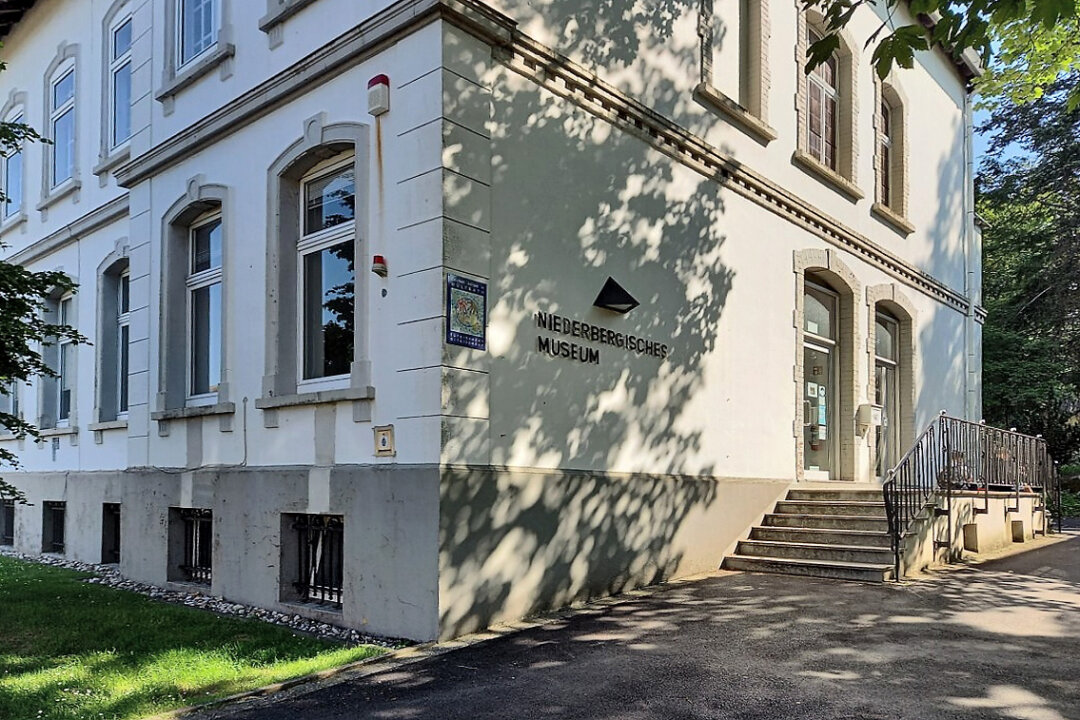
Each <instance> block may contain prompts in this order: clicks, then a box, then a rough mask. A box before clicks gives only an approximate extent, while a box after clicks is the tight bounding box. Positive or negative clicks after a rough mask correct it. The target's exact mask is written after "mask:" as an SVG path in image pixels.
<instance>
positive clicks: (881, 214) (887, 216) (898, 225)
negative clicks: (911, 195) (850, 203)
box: [870, 203, 915, 235]
mask: <svg viewBox="0 0 1080 720" xmlns="http://www.w3.org/2000/svg"><path fill="white" fill-rule="evenodd" d="M870 214H871V215H874V216H875V217H876V218H877V219H878V220H881V221H882V222H883V223H885V224H886V225H888V226H889V227H891V228H892V229H893V230H896V231H897V232H899V233H900V234H901V235H910V234H911V233H913V232H915V226H914V225H912V224H911V222H910V221H909V220H908V219H907V218H905V217H904V216H902V215H899V214H897V213H895V212H893V211H892V209H891V208H890V207H888V206H887V205H882V204H881V203H874V204H873V205H871V206H870Z"/></svg>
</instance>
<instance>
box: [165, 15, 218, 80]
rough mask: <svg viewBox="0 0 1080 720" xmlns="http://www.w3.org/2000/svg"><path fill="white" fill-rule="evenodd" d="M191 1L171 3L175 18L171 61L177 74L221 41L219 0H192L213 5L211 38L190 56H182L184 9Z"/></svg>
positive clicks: (205, 54) (211, 50) (209, 51)
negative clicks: (174, 51) (173, 53)
mask: <svg viewBox="0 0 1080 720" xmlns="http://www.w3.org/2000/svg"><path fill="white" fill-rule="evenodd" d="M192 1H193V0H176V1H175V3H174V5H173V12H174V19H175V22H174V23H173V30H174V33H175V35H174V38H173V41H174V43H175V47H176V53H175V57H174V58H173V62H174V63H175V73H176V74H177V75H179V74H181V73H182V72H183V71H185V70H187V69H188V68H190V67H191V66H192V65H194V64H195V63H196V62H198V60H199V59H200V58H202V57H205V56H207V55H209V54H210V53H212V52H213V51H214V50H215V49H216V48H217V47H218V44H219V43H220V41H221V12H222V8H221V0H194V1H197V2H209V3H211V4H212V6H213V17H211V19H210V29H211V35H212V36H213V39H212V40H211V42H210V43H209V44H207V45H206V46H205V47H203V48H202V49H200V50H199V51H198V52H196V53H194V54H193V55H192V56H191V57H189V58H185V57H184V21H185V9H186V8H187V7H188V4H189V3H190V2H192Z"/></svg>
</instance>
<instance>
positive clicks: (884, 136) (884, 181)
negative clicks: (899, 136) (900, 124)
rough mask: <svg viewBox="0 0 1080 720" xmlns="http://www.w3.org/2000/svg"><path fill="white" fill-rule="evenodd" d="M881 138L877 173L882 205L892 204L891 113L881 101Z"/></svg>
mask: <svg viewBox="0 0 1080 720" xmlns="http://www.w3.org/2000/svg"><path fill="white" fill-rule="evenodd" d="M878 136H879V137H880V139H881V147H880V149H879V152H880V153H881V170H880V172H879V173H878V175H879V177H880V179H881V202H882V204H883V205H887V206H888V205H892V182H891V180H892V159H893V158H892V154H893V143H892V114H891V113H890V112H889V106H888V105H887V104H886V103H885V102H882V103H881V132H880V133H879V134H878Z"/></svg>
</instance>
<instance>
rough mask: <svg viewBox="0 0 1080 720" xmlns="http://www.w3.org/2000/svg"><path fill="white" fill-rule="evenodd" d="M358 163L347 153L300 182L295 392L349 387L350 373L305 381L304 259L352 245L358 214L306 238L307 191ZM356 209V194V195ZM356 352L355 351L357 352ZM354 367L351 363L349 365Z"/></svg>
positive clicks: (354, 187) (316, 169)
mask: <svg viewBox="0 0 1080 720" xmlns="http://www.w3.org/2000/svg"><path fill="white" fill-rule="evenodd" d="M355 163H356V154H355V152H353V151H352V150H348V151H346V152H344V153H341V154H340V155H336V156H335V157H332V158H328V159H327V160H324V161H323V162H321V163H319V164H318V165H316V166H315V167H313V168H311V170H309V171H308V172H307V173H306V174H305V175H304V177H303V178H301V180H300V193H299V198H298V202H299V203H300V213H299V219H300V239H299V240H298V241H297V243H296V253H297V258H296V287H297V289H298V290H299V292H298V293H297V303H296V327H297V329H298V331H299V332H298V333H297V335H298V337H297V343H296V388H297V392H315V391H318V390H333V389H339V388H347V387H349V379H350V374H349V373H348V372H346V373H342V374H340V375H329V376H326V377H317V378H305V377H304V350H305V348H306V345H307V327H306V326H305V324H304V323H305V313H304V302H305V299H306V297H305V286H304V281H305V278H304V259H305V258H306V257H307V256H308V255H311V254H313V253H317V252H322V251H323V250H326V249H328V248H331V247H333V246H335V245H340V244H341V243H343V242H353V241H354V239H355V237H356V214H355V212H354V214H353V219H352V220H350V221H348V222H343V223H340V224H338V225H334V226H333V227H330V228H326V229H325V230H320V231H318V232H314V233H310V234H304V229H305V228H304V224H305V223H306V221H307V187H308V185H309V184H310V183H312V182H315V181H316V180H321V179H322V178H324V177H326V176H327V175H332V174H334V173H336V172H338V171H340V170H344V169H346V168H350V167H354V166H355ZM353 192H354V193H355V192H356V177H355V175H354V177H353ZM353 197H354V205H353V207H354V208H355V194H354V196H353ZM353 267H354V281H353V282H354V284H353V287H354V293H355V288H356V282H355V275H356V274H357V273H356V272H355V268H356V265H355V260H354V264H353ZM356 319H357V313H356V296H355V295H354V298H353V322H354V323H355V322H356ZM354 351H355V348H354ZM350 364H351V362H350Z"/></svg>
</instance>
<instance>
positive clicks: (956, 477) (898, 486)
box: [882, 412, 1061, 579]
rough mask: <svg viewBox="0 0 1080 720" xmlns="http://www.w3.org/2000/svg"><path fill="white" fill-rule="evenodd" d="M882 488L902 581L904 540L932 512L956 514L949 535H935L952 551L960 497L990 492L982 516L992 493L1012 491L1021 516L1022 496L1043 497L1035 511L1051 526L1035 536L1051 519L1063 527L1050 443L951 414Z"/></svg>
mask: <svg viewBox="0 0 1080 720" xmlns="http://www.w3.org/2000/svg"><path fill="white" fill-rule="evenodd" d="M882 490H883V492H884V495H885V510H886V514H887V516H888V520H889V534H890V535H891V536H892V550H893V557H894V559H895V569H896V578H897V579H900V574H901V570H900V556H901V547H902V543H903V539H904V537H905V536H906V535H907V534H908V533H909V532H911V530H912V528H913V526H914V525H915V523H916V522H917V521H918V520H919V518H920V517H925V515H924V514H929V515H930V516H940V515H945V516H948V522H947V523H946V529H945V537H944V538H941V539H939V538H937V537H936V536H935V539H934V545H935V546H936V547H942V548H948V549H949V551H950V552H951V548H952V547H953V540H952V533H953V523H952V498H953V494H954V493H956V492H964V493H965V494H971V493H976V494H981V495H982V497H983V506H982V507H981V508H976V509H975V512H976V513H986V512H988V511H989V508H990V493H995V496H997V497H1001V494H1002V493H1011V494H1012V496H1013V497H1012V500H1011V502H1012V507H1011V508H1008V507H1007V508H1006V509H1007V511H1012V512H1019V509H1020V495H1021V493H1037V494H1038V495H1039V498H1040V504H1039V505H1038V506H1036V508H1035V509H1036V510H1042V512H1043V516H1042V517H1043V526H1042V528H1041V529H1039V530H1036V531H1035V532H1036V533H1042V534H1045V533H1046V531H1047V529H1048V527H1049V522H1050V520H1049V518H1051V517H1052V518H1053V519H1054V521H1055V522H1056V523H1057V530H1058V531H1060V530H1061V488H1060V484H1059V483H1058V481H1057V470H1056V468H1055V466H1054V463H1053V461H1052V460H1051V459H1050V454H1049V452H1048V451H1047V446H1046V441H1045V440H1044V439H1043V438H1041V437H1037V436H1034V435H1024V434H1022V433H1018V432H1015V431H1013V430H1002V429H1000V428H995V427H990V426H988V425H985V424H983V423H974V422H969V421H967V420H961V419H959V418H954V417H949V416H948V415H946V414H945V413H944V412H943V413H942V414H941V415H940V416H938V417H937V418H936V419H935V420H934V422H933V423H931V424H930V426H929V427H928V428H927V429H926V430H925V431H923V433H922V435H920V436H919V437H918V439H916V440H915V444H914V445H913V446H912V447H911V449H910V450H908V452H907V453H906V454H905V455H904V456H903V457H902V458H900V461H899V462H898V463H897V464H896V466H895V467H894V468H893V469H892V470H890V471H889V472H888V474H887V475H886V477H885V483H884V485H883V487H882ZM941 498H943V499H944V501H945V502H944V507H941V505H939V500H940V499H941Z"/></svg>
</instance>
